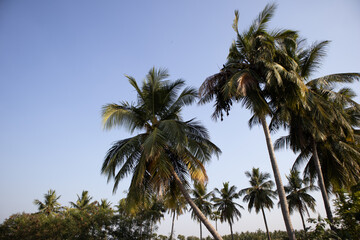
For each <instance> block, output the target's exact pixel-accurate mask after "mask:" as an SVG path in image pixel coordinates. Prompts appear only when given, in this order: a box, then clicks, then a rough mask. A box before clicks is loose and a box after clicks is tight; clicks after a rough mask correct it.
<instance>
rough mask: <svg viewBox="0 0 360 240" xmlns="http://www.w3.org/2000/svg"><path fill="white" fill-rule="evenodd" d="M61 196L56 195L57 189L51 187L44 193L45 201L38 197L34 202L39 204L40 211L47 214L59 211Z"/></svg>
mask: <svg viewBox="0 0 360 240" xmlns="http://www.w3.org/2000/svg"><path fill="white" fill-rule="evenodd" d="M60 197H61V196H56V193H55V190H52V189H50V190H49V191H48V192H47V193H45V194H44V202H41V201H40V200H38V199H35V200H34V204H35V205H37V206H38V210H39V212H43V213H45V214H47V215H50V214H52V213H57V212H59V210H60V208H61V205H60V203H59V202H58V200H59V198H60Z"/></svg>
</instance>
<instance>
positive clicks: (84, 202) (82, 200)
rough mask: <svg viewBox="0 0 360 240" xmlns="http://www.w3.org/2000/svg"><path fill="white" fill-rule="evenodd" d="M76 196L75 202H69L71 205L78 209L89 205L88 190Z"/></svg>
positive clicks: (83, 208)
mask: <svg viewBox="0 0 360 240" xmlns="http://www.w3.org/2000/svg"><path fill="white" fill-rule="evenodd" d="M77 198H78V199H77V201H76V202H75V203H74V202H70V204H71V206H73V207H74V208H76V209H79V210H85V209H87V208H88V207H89V206H90V204H91V199H92V197H90V196H89V192H88V191H85V190H84V191H82V193H81V196H79V195H77Z"/></svg>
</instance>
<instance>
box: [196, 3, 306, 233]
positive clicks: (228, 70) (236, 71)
mask: <svg viewBox="0 0 360 240" xmlns="http://www.w3.org/2000/svg"><path fill="white" fill-rule="evenodd" d="M274 11H275V5H274V4H270V5H267V6H266V7H265V9H264V10H263V11H262V12H261V13H260V14H259V17H258V18H257V19H256V20H255V21H254V22H253V24H252V25H251V26H250V27H249V29H248V30H247V31H245V32H243V33H239V30H238V19H239V18H238V12H237V11H236V12H235V20H234V24H233V28H234V30H235V31H236V35H237V40H236V42H234V43H233V44H232V45H231V47H230V51H229V55H228V59H227V62H226V64H225V65H224V68H223V69H222V70H221V71H220V72H219V73H217V74H215V75H213V76H210V77H208V78H207V79H206V80H205V82H204V83H203V84H202V86H201V87H200V96H201V99H200V103H207V102H209V101H211V100H212V99H214V98H215V111H214V113H213V118H218V117H221V118H222V116H223V112H225V113H227V114H228V113H229V110H230V108H231V106H232V103H233V101H237V102H241V103H242V104H243V105H244V106H245V107H246V108H247V109H250V110H251V112H252V113H253V117H252V118H251V119H250V122H249V123H250V125H252V124H254V123H260V124H261V125H262V127H263V130H264V134H265V139H266V144H267V148H268V152H269V157H270V162H271V166H272V169H273V172H274V177H275V182H276V186H277V191H278V194H279V199H280V202H281V210H282V213H283V218H284V222H285V225H286V230H287V232H288V236H289V238H290V239H295V233H294V229H293V227H292V224H291V220H290V216H289V211H288V206H287V202H286V196H285V191H284V187H283V184H282V180H281V176H280V172H279V168H278V165H277V161H276V158H275V153H274V149H273V144H272V141H271V137H270V131H269V127H268V125H267V122H266V117H267V116H271V115H272V112H273V110H274V108H275V107H276V106H277V105H279V104H286V106H287V107H291V108H292V107H296V105H297V104H298V101H296V102H295V100H298V99H299V98H300V99H303V98H304V92H305V91H306V88H305V86H304V84H303V82H302V81H301V79H299V78H298V74H297V72H296V62H295V61H293V60H292V58H291V57H288V56H287V55H286V54H282V52H281V51H278V50H277V46H278V45H280V44H291V43H292V42H294V41H295V39H296V38H297V33H296V32H294V31H290V30H278V31H272V32H270V33H269V32H268V31H267V23H268V22H269V21H270V19H271V17H272V16H273V14H274ZM278 60H281V61H282V62H285V63H286V67H284V66H282V65H281V64H279V62H280V61H278Z"/></svg>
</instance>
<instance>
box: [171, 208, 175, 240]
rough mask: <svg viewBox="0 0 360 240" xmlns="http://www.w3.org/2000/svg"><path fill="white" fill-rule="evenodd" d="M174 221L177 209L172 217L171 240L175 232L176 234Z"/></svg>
mask: <svg viewBox="0 0 360 240" xmlns="http://www.w3.org/2000/svg"><path fill="white" fill-rule="evenodd" d="M174 222H175V211H173V218H172V224H171V233H170V240H172V236H173V234H174Z"/></svg>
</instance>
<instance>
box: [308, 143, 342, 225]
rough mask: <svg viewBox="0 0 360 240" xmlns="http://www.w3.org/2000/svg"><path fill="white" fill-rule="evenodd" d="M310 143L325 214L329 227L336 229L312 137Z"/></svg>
mask: <svg viewBox="0 0 360 240" xmlns="http://www.w3.org/2000/svg"><path fill="white" fill-rule="evenodd" d="M312 145H313V159H314V165H315V169H316V173H317V175H318V182H319V187H320V190H321V195H322V197H323V201H324V205H325V210H326V216H327V218H328V219H329V222H330V227H331V229H332V230H336V229H335V228H334V226H333V223H334V220H333V216H332V212H331V208H330V203H329V197H328V195H327V192H326V187H325V183H324V176H323V174H322V170H321V164H320V160H319V155H318V152H317V147H316V142H315V140H314V139H313V142H312Z"/></svg>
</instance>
